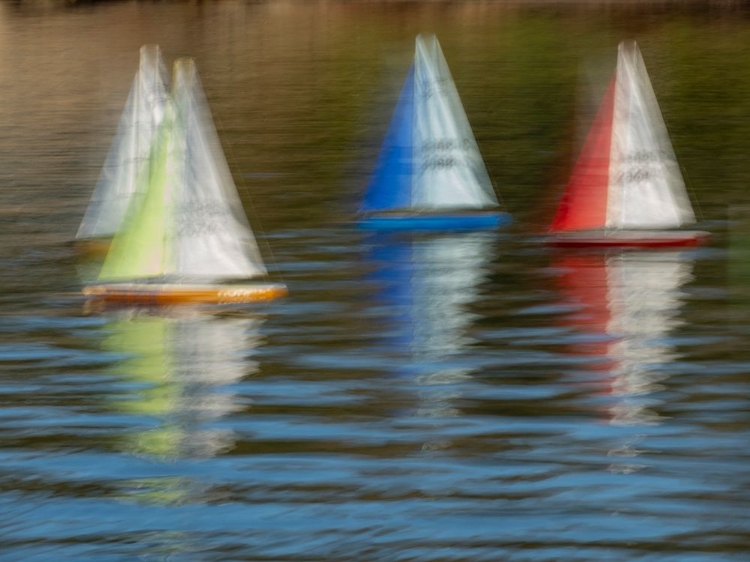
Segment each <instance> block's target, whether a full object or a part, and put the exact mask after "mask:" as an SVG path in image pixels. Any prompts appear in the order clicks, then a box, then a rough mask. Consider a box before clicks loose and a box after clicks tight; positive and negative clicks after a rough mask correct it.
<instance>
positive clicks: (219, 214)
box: [168, 59, 266, 279]
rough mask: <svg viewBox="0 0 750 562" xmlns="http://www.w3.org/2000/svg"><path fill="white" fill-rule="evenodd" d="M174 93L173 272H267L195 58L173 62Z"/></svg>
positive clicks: (227, 275) (216, 275) (210, 274)
mask: <svg viewBox="0 0 750 562" xmlns="http://www.w3.org/2000/svg"><path fill="white" fill-rule="evenodd" d="M173 81H174V86H173V96H174V101H175V107H176V111H177V120H178V123H179V127H181V129H182V135H181V138H180V137H178V138H180V140H181V141H182V146H181V147H180V148H179V150H180V151H181V152H182V154H181V155H180V157H179V160H178V161H176V162H175V168H176V169H177V170H179V172H178V174H177V177H179V185H174V194H175V196H174V209H173V213H174V214H173V217H174V220H175V225H174V226H175V228H174V231H173V237H174V238H173V242H174V245H173V248H172V250H173V254H172V255H173V264H172V265H173V268H174V271H173V272H168V273H175V274H178V275H180V276H185V277H198V278H201V279H222V278H223V279H227V278H248V277H256V276H259V275H264V274H265V273H266V269H265V266H264V265H263V260H262V259H261V257H260V252H259V251H258V245H257V243H256V241H255V238H254V236H253V234H252V231H251V230H250V226H249V224H248V222H247V218H246V216H245V211H244V209H243V207H242V202H241V201H240V198H239V196H238V194H237V189H236V187H235V185H234V181H233V180H232V175H231V173H230V171H229V167H228V165H227V162H226V159H225V158H224V153H223V151H222V150H221V145H220V144H219V139H218V137H217V135H216V129H215V128H214V124H213V120H212V119H211V114H210V111H209V109H208V104H207V102H206V99H205V96H204V94H203V88H202V87H201V84H200V79H199V77H198V71H197V69H196V66H195V62H194V61H193V60H191V59H182V60H179V61H177V62H176V63H175V71H174V78H173Z"/></svg>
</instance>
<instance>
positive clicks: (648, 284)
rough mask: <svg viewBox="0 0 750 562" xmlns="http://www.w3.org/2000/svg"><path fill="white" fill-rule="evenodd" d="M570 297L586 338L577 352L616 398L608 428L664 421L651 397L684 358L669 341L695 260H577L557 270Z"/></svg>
mask: <svg viewBox="0 0 750 562" xmlns="http://www.w3.org/2000/svg"><path fill="white" fill-rule="evenodd" d="M556 265H557V266H558V267H560V268H561V271H562V272H563V273H562V275H561V278H560V281H561V289H562V292H563V294H564V295H565V299H566V300H567V301H568V302H569V303H570V304H572V305H574V306H575V312H573V313H571V314H569V315H567V316H566V318H565V322H566V324H568V325H569V326H571V327H574V328H576V329H577V330H578V331H580V332H582V333H583V334H585V336H586V337H585V338H584V339H583V340H582V341H579V342H578V343H576V344H575V345H574V346H573V348H574V350H575V352H576V353H577V354H582V355H585V356H589V357H591V358H592V359H593V361H592V363H591V367H590V368H591V370H593V371H594V372H596V373H599V374H600V375H601V376H602V377H604V378H601V377H598V378H600V380H598V381H596V382H595V384H598V385H601V384H603V385H604V388H605V390H606V392H608V393H609V394H611V395H612V396H613V397H615V401H614V402H613V403H612V404H611V406H609V408H608V409H607V417H608V420H609V422H610V423H612V424H618V425H642V424H654V423H659V415H658V414H657V413H656V412H655V411H654V410H653V409H652V407H653V406H654V405H656V404H657V401H655V400H654V399H653V398H651V397H649V395H650V394H652V393H654V392H655V391H657V390H659V388H660V386H659V381H661V380H663V379H664V378H665V376H666V375H665V374H664V369H663V366H664V365H666V364H668V363H670V362H672V361H674V360H676V359H677V358H678V357H679V356H678V354H677V352H676V351H675V349H674V346H673V344H671V343H670V342H669V341H668V337H669V335H670V333H671V332H672V331H673V330H674V329H675V328H677V327H678V326H679V325H680V324H682V320H681V319H680V318H679V310H680V307H681V306H682V298H683V293H682V292H681V288H682V286H683V285H685V284H686V283H688V282H689V281H690V280H691V279H692V277H693V276H692V269H693V262H692V260H690V259H689V258H687V257H686V255H685V254H684V253H682V252H679V251H660V252H618V253H613V254H607V255H605V254H575V255H572V254H571V255H565V256H562V257H560V259H559V261H558V262H557V264H556Z"/></svg>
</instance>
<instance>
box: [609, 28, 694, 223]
mask: <svg viewBox="0 0 750 562" xmlns="http://www.w3.org/2000/svg"><path fill="white" fill-rule="evenodd" d="M693 222H695V215H694V214H693V210H692V207H691V205H690V199H689V198H688V195H687V192H686V190H685V184H684V182H683V179H682V174H681V173H680V169H679V165H678V164H677V159H676V157H675V154H674V151H673V149H672V145H671V143H670V141H669V135H668V133H667V128H666V126H665V124H664V120H663V118H662V115H661V112H660V111H659V105H658V103H657V101H656V96H655V95H654V91H653V89H652V87H651V82H650V81H649V78H648V74H647V72H646V67H645V65H644V63H643V58H642V57H641V53H640V51H639V49H638V46H637V45H636V44H635V42H623V43H621V44H620V46H619V49H618V59H617V76H616V90H615V102H614V116H613V124H612V146H611V155H610V170H609V192H608V203H607V222H606V224H607V227H609V228H674V227H679V226H681V225H684V224H690V223H693Z"/></svg>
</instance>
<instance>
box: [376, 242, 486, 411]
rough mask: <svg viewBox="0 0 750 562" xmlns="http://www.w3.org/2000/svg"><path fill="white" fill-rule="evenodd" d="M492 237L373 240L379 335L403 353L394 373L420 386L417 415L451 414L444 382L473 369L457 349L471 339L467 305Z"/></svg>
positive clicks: (475, 295) (451, 394)
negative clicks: (381, 321) (382, 319)
mask: <svg viewBox="0 0 750 562" xmlns="http://www.w3.org/2000/svg"><path fill="white" fill-rule="evenodd" d="M493 239H494V235H493V234H491V233H487V232H484V233H481V232H473V233H454V234H444V235H429V236H424V237H420V236H418V235H406V234H401V235H384V234H383V235H378V236H376V237H375V238H374V239H373V242H374V246H373V249H372V251H371V252H370V258H371V260H373V261H374V262H376V263H377V271H376V273H375V274H374V276H373V279H374V280H375V281H376V282H377V284H378V288H379V290H378V292H377V295H376V301H377V302H378V304H380V305H384V306H386V307H387V310H388V314H387V320H389V321H390V322H389V326H388V327H387V328H386V330H385V334H386V335H385V336H384V337H383V338H382V339H381V341H382V342H383V343H385V345H386V346H387V348H388V349H387V350H386V351H387V352H389V353H394V352H395V353H397V354H399V355H400V356H402V357H404V358H405V359H406V361H405V363H406V367H405V369H403V370H402V371H401V372H402V373H404V372H405V373H407V374H408V375H409V376H411V377H413V378H414V380H415V381H416V382H417V383H418V384H420V385H421V391H420V407H419V409H418V411H417V415H421V416H430V417H431V416H449V415H456V414H457V413H458V412H457V411H456V410H455V409H454V408H453V407H452V405H451V402H452V400H453V399H455V398H456V397H457V395H456V391H455V390H449V389H448V386H449V385H451V384H454V383H458V382H460V381H462V380H464V379H465V378H466V377H467V376H468V374H469V373H470V372H471V371H473V370H474V369H475V366H473V365H472V364H471V362H470V361H469V360H468V358H467V357H465V356H463V354H464V353H465V352H466V350H467V347H468V346H469V345H470V344H471V343H472V342H473V339H472V338H471V336H470V331H471V325H472V323H473V322H474V320H475V318H476V316H477V315H476V314H475V313H473V312H472V311H471V306H472V304H474V303H475V302H476V301H478V300H479V298H480V292H481V285H482V283H483V281H484V280H485V279H486V278H487V275H488V272H487V262H488V255H489V252H490V246H491V244H492V241H493ZM441 387H442V388H441Z"/></svg>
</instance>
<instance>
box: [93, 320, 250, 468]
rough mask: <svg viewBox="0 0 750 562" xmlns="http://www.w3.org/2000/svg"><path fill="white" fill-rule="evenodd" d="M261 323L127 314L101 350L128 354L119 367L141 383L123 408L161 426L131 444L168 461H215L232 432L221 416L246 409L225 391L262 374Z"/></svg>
mask: <svg viewBox="0 0 750 562" xmlns="http://www.w3.org/2000/svg"><path fill="white" fill-rule="evenodd" d="M263 320H264V319H263V317H259V316H254V317H249V318H248V317H244V318H237V317H221V316H217V315H213V314H210V313H208V312H203V311H200V310H197V309H192V310H184V309H182V310H179V311H178V310H174V311H169V312H167V311H160V310H147V311H144V310H128V311H121V312H120V313H119V314H118V315H117V316H116V317H115V319H114V321H113V322H112V323H111V324H110V325H109V326H108V329H109V330H110V331H111V335H110V336H109V337H107V338H106V340H105V341H104V343H103V347H104V348H105V349H107V350H108V351H115V352H120V353H123V354H127V358H125V359H123V360H122V361H121V362H120V363H119V364H118V365H117V366H116V368H115V369H116V372H117V374H118V375H120V376H122V377H123V378H125V379H127V380H128V381H130V382H132V383H135V384H134V385H133V386H132V387H131V388H132V389H133V390H132V391H131V392H130V393H129V394H128V395H126V396H125V397H124V398H123V399H120V400H118V401H117V407H118V409H119V410H121V411H123V412H127V413H130V414H135V415H143V416H148V417H150V418H153V419H154V420H155V422H156V427H154V428H153V429H148V430H146V431H143V432H139V433H137V434H131V435H129V436H128V438H127V440H126V444H125V447H126V448H127V449H128V450H130V451H131V452H134V453H137V454H151V455H156V456H166V457H210V456H214V455H217V454H220V453H221V452H223V451H225V450H227V449H229V448H231V447H232V446H233V444H234V438H235V437H234V433H233V432H232V431H231V429H228V428H225V427H221V424H220V419H221V418H222V417H224V416H226V415H228V414H230V413H232V412H234V411H236V410H238V409H240V408H242V404H240V403H239V400H238V398H237V395H236V394H235V393H234V392H232V391H231V390H230V389H229V388H227V387H228V385H231V384H233V383H236V382H238V381H240V380H241V379H242V378H243V377H245V376H247V375H248V374H251V373H254V372H256V371H257V370H258V363H257V361H255V360H253V359H252V358H251V355H252V352H253V350H254V349H255V348H256V347H258V345H260V341H261V338H260V335H259V333H258V330H259V328H260V325H261V324H262V322H263ZM149 421H150V420H149Z"/></svg>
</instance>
